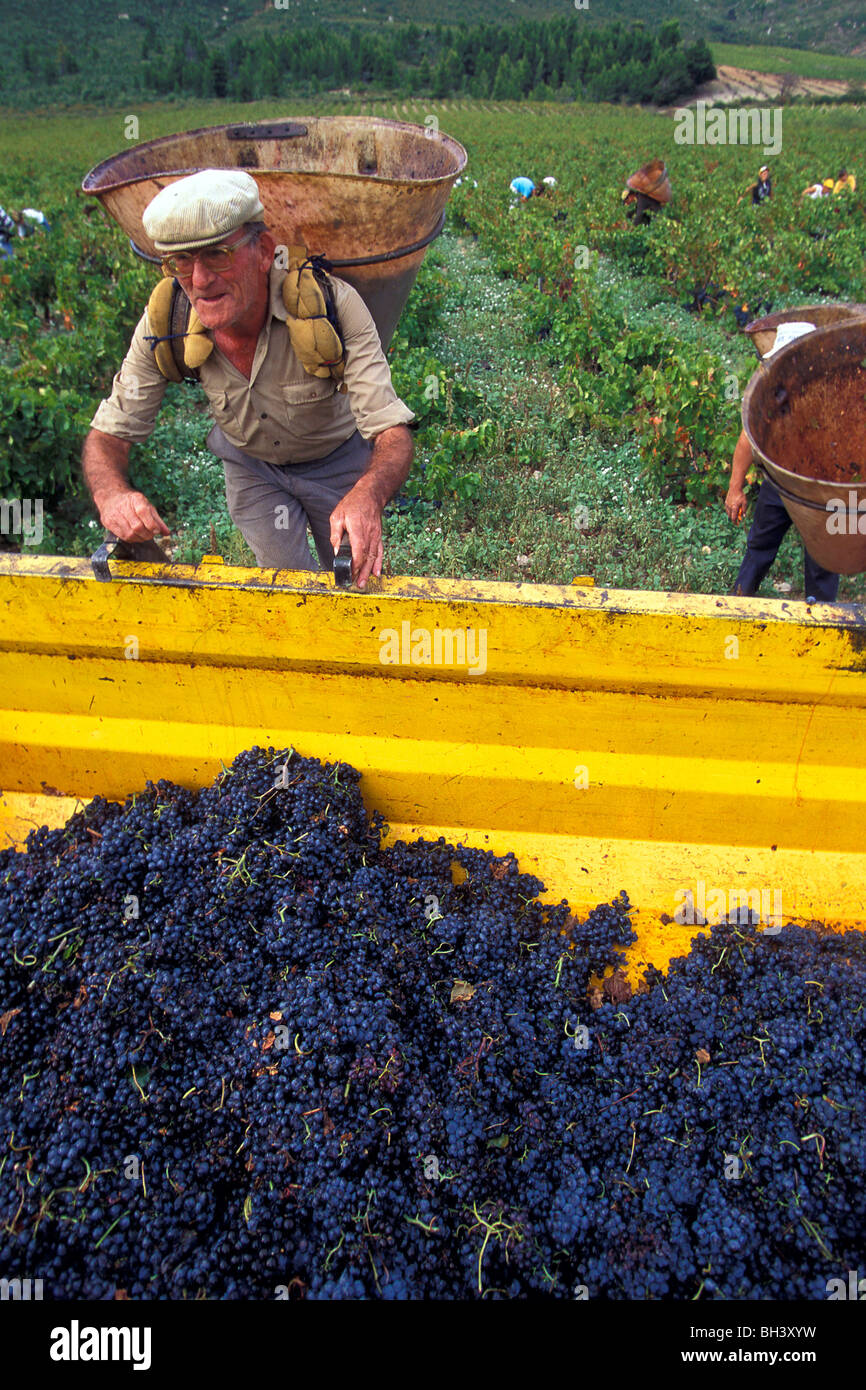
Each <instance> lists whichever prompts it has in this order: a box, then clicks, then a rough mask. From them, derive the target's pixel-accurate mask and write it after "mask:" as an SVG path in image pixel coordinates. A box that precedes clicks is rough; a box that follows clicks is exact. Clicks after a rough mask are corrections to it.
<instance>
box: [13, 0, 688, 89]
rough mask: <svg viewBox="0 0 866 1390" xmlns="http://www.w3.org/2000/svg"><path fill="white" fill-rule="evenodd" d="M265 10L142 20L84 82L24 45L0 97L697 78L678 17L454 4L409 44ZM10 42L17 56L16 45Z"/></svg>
mask: <svg viewBox="0 0 866 1390" xmlns="http://www.w3.org/2000/svg"><path fill="white" fill-rule="evenodd" d="M270 18H271V20H272V21H274V22H271V23H268V24H267V26H266V27H263V26H262V25H258V26H246V25H245V26H244V27H243V28H242V29H240V30H234V32H233V33H232V36H231V38H230V39H228V40H227V39H226V37H225V35H224V33H223V31H222V28H221V27H219V26H217V27H216V28H215V27H214V26H213V25H212V24H208V23H206V22H204V23H202V24H200V25H199V26H197V27H196V28H193V27H192V26H191V25H189V24H185V25H184V27H183V30H182V31H181V32H180V33H179V32H178V28H177V22H176V18H175V17H174V16H172V17H171V18H170V20H169V22H168V24H167V25H166V26H165V27H164V28H160V29H155V28H154V26H153V25H152V23H150V21H148V23H149V24H150V27H149V28H148V29H147V35H148V37H147V41H146V42H144V43H142V44H141V46H140V48H138V49H135V50H132V51H130V50H127V51H126V52H125V53H124V55H123V62H122V64H121V63H118V64H115V65H114V66H108V65H106V64H105V63H98V64H96V65H95V68H94V69H90V68H89V69H88V77H87V79H86V80H85V81H84V82H83V83H81V82H78V74H77V72H76V76H75V79H74V80H70V81H69V82H68V83H66V84H64V83H62V82H60V79H61V77H63V76H64V75H65V74H67V73H72V72H73V68H72V67H71V66H70V63H71V62H72V61H73V60H72V56H71V51H70V50H69V49H68V47H67V46H66V45H60V46H59V47H57V50H56V51H57V53H58V55H59V57H58V60H56V61H55V59H54V58H53V57H51V58H47V59H44V58H43V57H42V56H41V55H40V53H39V51H37V50H36V49H35V48H34V46H33V45H28V44H25V45H23V46H22V47H21V48H20V49H19V50H18V55H17V67H16V66H13V70H12V73H11V74H10V75H9V77H8V79H7V83H6V88H7V92H6V99H7V100H9V99H10V98H14V99H15V100H17V102H18V103H19V104H25V103H26V104H28V105H32V104H35V103H36V102H37V101H38V100H40V99H42V100H44V99H45V97H46V95H47V92H46V89H48V88H50V89H51V92H50V94H51V99H52V100H53V101H58V100H63V99H64V96H65V98H66V99H67V100H70V101H72V100H78V99H80V98H82V97H84V98H85V99H90V100H97V101H112V100H123V99H128V98H132V97H147V96H154V95H156V96H166V97H167V96H172V97H176V96H178V95H188V96H190V95H192V96H211V97H216V98H220V99H222V98H225V97H230V98H233V99H236V100H241V101H251V100H256V99H258V98H261V97H265V96H279V95H281V94H282V93H283V92H286V91H295V92H301V93H303V94H305V95H310V94H313V93H315V92H318V91H320V90H322V89H342V88H344V87H346V86H351V87H355V88H357V87H362V88H370V87H373V88H375V89H376V90H378V91H393V90H394V88H396V87H399V88H400V89H401V90H404V91H409V90H411V91H418V92H422V93H425V94H429V95H431V96H432V97H434V98H437V99H442V98H445V97H449V96H453V95H456V94H457V93H460V92H463V91H466V90H467V89H468V90H469V91H470V92H471V93H472V95H475V96H487V95H490V96H492V97H493V99H494V100H504V101H516V100H520V99H522V98H524V97H526V96H529V94H530V93H531V92H538V91H539V90H541V91H542V92H544V93H545V94H547V93H549V94H552V95H554V96H556V97H557V98H559V99H563V100H564V99H574V96H575V95H579V94H582V95H584V96H586V97H589V98H590V99H591V100H599V101H601V100H605V101H606V100H619V99H623V100H654V101H662V102H666V101H669V100H671V99H673V98H674V97H676V96H680V95H685V94H687V93H688V92H690V91H691V90H692V87H693V85H694V82H693V79H692V76H691V73H692V68H693V67H694V66H695V65H696V64H695V62H694V61H689V59H688V58H687V55H686V53H685V52H684V50H683V49H682V47H681V39H680V31H679V26H678V23H677V21H676V20H666V21H665V22H664V23H663V24H662V26H661V29H660V31H659V35H658V37H654V36H652V35H650V34H649V33H648V31H647V30H646V29H644V28H643V27H642V26H632V27H626V26H625V25H623V24H621V23H619V22H617V23H614V24H607V25H605V26H603V27H600V26H598V25H594V24H593V25H591V26H589V27H588V26H587V24H586V22H585V17H584V16H583V15H582V14H574V13H571V14H566V15H563V14H562V11H561V9H559V10H558V12H556V13H553V12H552V13H551V15H550V16H542V15H539V16H538V17H537V18H535V19H533V20H526V19H524V20H521V21H520V22H519V23H517V24H514V25H510V26H504V25H503V24H502V23H501V17H500V16H499V15H498V14H497V15H496V16H495V22H492V23H474V24H473V25H472V26H471V27H469V26H467V25H466V24H465V23H464V22H462V21H464V20H465V15H463V14H461V16H460V19H461V27H459V28H452V27H447V28H446V27H444V26H442V25H437V26H436V28H435V29H433V30H430V29H429V28H428V29H425V30H423V31H422V30H420V29H418V28H417V26H415V35H416V41H415V43H414V44H413V45H411V46H408V45H407V44H406V42H405V38H404V33H403V31H401V28H400V26H398V25H396V24H386V25H384V26H380V27H377V28H375V29H372V28H371V27H370V25H369V24H366V23H360V24H357V23H355V24H352V23H348V22H347V16H345V14H344V15H342V16H341V17H340V19H341V22H339V23H338V24H336V25H335V24H333V23H322V22H321V17H320V16H319V13H318V11H317V20H318V21H319V22H310V21H309V19H306V20H305V21H304V22H303V23H300V24H299V23H292V24H291V25H286V24H285V23H279V15H278V13H275V12H272V14H271V16H270ZM132 22H133V20H132V19H130V21H129V24H131V23H132ZM128 27H129V25H127V28H128ZM12 53H13V64H14V63H15V56H14V55H15V50H14V49H13V50H12ZM701 57H702V59H703V61H699V62H697V67H699V68H701V69H702V70H703V68H706V67H707V62H706V59H707V58H708V57H709V54H708V50H707V49H706V45H704V49H703V50H702V53H701ZM709 66H710V67H711V66H712V61H711V59H710V60H709ZM647 73H649V74H650V77H651V80H650V81H649V83H647ZM97 74H98V77H97ZM91 83H93V86H91ZM58 84H60V85H59V87H58ZM76 84H77V85H76ZM643 92H645V93H646V95H641V93H643Z"/></svg>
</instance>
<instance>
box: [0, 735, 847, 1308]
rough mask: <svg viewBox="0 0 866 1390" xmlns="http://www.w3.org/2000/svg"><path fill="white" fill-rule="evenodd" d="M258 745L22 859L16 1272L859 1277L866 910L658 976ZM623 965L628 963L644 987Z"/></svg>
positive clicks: (8, 1016)
mask: <svg viewBox="0 0 866 1390" xmlns="http://www.w3.org/2000/svg"><path fill="white" fill-rule="evenodd" d="M359 782H360V778H359V774H358V773H357V772H356V771H355V770H354V769H352V768H350V767H347V766H345V765H343V764H337V765H325V764H322V763H319V762H317V761H316V760H313V759H304V758H302V757H299V756H298V755H297V754H295V753H293V752H291V751H282V752H275V751H274V750H273V749H268V750H262V749H259V748H253V749H251V750H249V751H248V752H245V753H243V754H241V755H240V756H239V757H238V758H237V759H236V760H235V762H234V763H233V764H232V766H231V767H230V768H228V769H227V770H225V771H224V772H223V774H222V775H221V776H220V777H219V778H218V779H217V780H216V782H215V783H214V785H213V786H211V787H208V788H205V789H204V790H201V791H198V792H191V791H187V790H184V789H182V788H180V787H177V786H174V785H172V784H169V783H165V782H158V783H156V784H155V785H154V784H151V783H148V785H147V787H146V789H145V791H144V792H143V793H140V794H137V795H135V796H133V797H130V798H129V799H128V800H127V801H126V802H125V803H124V804H123V805H118V804H112V803H108V802H106V801H104V800H102V799H100V798H97V799H96V800H95V801H93V802H91V803H90V805H88V806H87V807H86V808H85V809H84V810H83V811H81V812H80V813H79V814H77V815H75V816H74V817H73V818H72V819H71V820H70V821H69V823H68V824H67V825H66V826H65V827H64V828H63V829H61V830H54V831H49V830H47V829H46V828H44V827H43V828H42V829H41V830H39V831H37V832H34V833H32V834H31V835H30V837H29V838H28V841H27V846H26V850H25V851H24V852H23V853H20V854H16V853H14V852H13V851H3V852H2V853H0V1275H3V1276H6V1277H8V1278H14V1277H20V1278H41V1279H42V1280H43V1288H44V1293H45V1296H46V1297H53V1298H72V1299H79V1298H96V1299H110V1298H115V1297H124V1296H125V1297H129V1298H172V1299H175V1298H196V1297H202V1296H206V1297H208V1298H217V1299H231V1298H242V1299H252V1298H265V1299H274V1298H309V1299H345V1298H350V1299H356V1298H379V1297H381V1298H385V1299H408V1298H428V1299H430V1298H435V1299H448V1298H479V1297H488V1298H489V1297H492V1298H513V1297H554V1298H574V1297H576V1296H577V1297H583V1296H587V1297H589V1298H596V1297H606V1298H678V1299H684V1298H694V1297H697V1296H700V1297H701V1298H704V1299H706V1298H723V1297H724V1298H769V1297H772V1298H799V1297H806V1298H823V1297H825V1296H826V1284H827V1280H828V1279H829V1278H831V1277H838V1276H840V1275H841V1276H842V1277H843V1278H844V1277H845V1276H846V1273H847V1271H848V1270H856V1269H858V1265H859V1268H860V1269H866V1237H864V1232H866V1183H864V1175H866V1143H864V1124H863V1120H864V1109H866V1100H864V1090H863V1085H862V1083H863V1046H864V1017H866V1011H864V1009H863V1003H862V999H863V985H864V963H866V949H864V948H866V936H864V933H862V932H848V933H846V934H844V935H841V934H833V933H830V932H823V931H818V930H807V929H804V928H797V927H794V926H790V925H789V926H787V927H785V928H784V929H783V930H782V931H781V932H780V933H779V934H778V935H776V936H770V935H766V934H763V933H761V932H759V931H757V930H755V929H754V928H753V927H751V926H748V925H746V924H742V925H740V924H737V925H725V926H721V927H717V928H714V929H713V930H712V931H711V932H710V933H708V934H706V935H704V936H701V937H699V938H698V939H697V941H696V942H695V944H694V946H693V947H692V949H691V951H690V954H689V955H687V956H685V957H683V958H681V959H678V960H676V961H674V962H673V963H672V965H671V968H670V969H669V971H668V973H667V974H666V975H665V976H662V975H661V974H660V973H659V972H658V971H655V970H653V969H650V970H648V971H647V973H646V976H645V979H644V980H643V981H642V982H641V986H640V988H639V989H638V991H637V992H636V993H634V994H633V995H630V991H629V989H628V987H626V988H625V989H623V988H622V987H618V988H617V989H615V990H614V989H608V988H607V987H606V986H605V987H601V986H602V981H603V977H606V978H607V982H608V984H609V982H610V979H611V970H612V969H615V968H616V967H617V966H620V965H622V964H623V953H624V950H625V948H626V947H627V946H628V945H629V943H630V942H632V941H633V940H634V932H633V930H632V927H631V922H630V918H629V904H628V900H627V898H626V897H625V895H624V894H621V895H620V896H619V898H617V899H616V900H615V901H614V902H612V903H609V904H606V905H601V906H599V907H597V908H596V909H594V911H592V912H591V913H590V914H589V915H588V917H587V918H586V920H585V921H578V920H576V919H575V918H573V917H572V916H571V915H570V912H569V908H568V905H567V904H566V903H564V902H563V903H559V904H556V905H551V904H544V903H542V902H541V900H540V898H539V894H540V892H541V891H542V889H543V885H542V884H541V883H539V881H538V880H537V879H534V878H532V877H530V876H528V875H525V874H522V873H521V872H520V870H519V867H518V864H517V862H516V860H515V859H514V857H513V856H510V855H509V856H504V857H496V856H494V855H493V854H491V853H489V852H486V851H481V850H474V849H467V848H465V847H458V848H454V847H452V846H451V845H448V844H446V843H445V842H444V840H439V841H437V842H436V843H428V842H424V841H417V842H416V843H414V844H404V843H396V844H390V845H389V844H388V843H387V842H386V841H384V840H383V837H382V823H381V821H380V820H379V819H378V818H377V817H373V818H372V819H370V818H369V817H368V816H367V813H366V810H365V807H364V803H363V800H362V797H361V794H360V788H359ZM615 978H616V979H617V980H618V981H620V982H621V981H622V978H623V977H622V976H621V975H617V976H616V977H615Z"/></svg>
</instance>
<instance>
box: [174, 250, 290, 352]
mask: <svg viewBox="0 0 866 1390" xmlns="http://www.w3.org/2000/svg"><path fill="white" fill-rule="evenodd" d="M243 234H244V233H243V229H241V230H240V231H239V232H236V233H233V235H232V236H230V237H227V238H226V240H225V242H224V243H223V244H224V245H225V246H233V245H235V244H236V243H237V242H239V241H241V240H242V239H243ZM274 249H275V243H274V239H273V237H272V236H271V234H270V233H269V232H263V233H262V235H261V236H260V237H259V238H257V239H256V240H255V241H250V242H247V244H246V245H245V246H241V247H240V248H239V250H238V251H237V252H236V254H235V255H234V257H233V258H232V263H231V265H230V267H229V268H228V269H227V270H223V271H220V272H217V271H214V270H209V269H208V268H207V266H206V265H205V264H204V263H203V262H202V261H201V260H200V259H198V258H197V259H196V261H195V264H194V266H193V270H192V274H191V275H189V276H188V277H185V278H184V279H182V280H181V285H182V287H183V289H184V290H185V292H186V294H187V296H188V298H189V300H190V302H191V304H192V307H193V308H194V309H195V311H196V313H197V314H198V316H199V318H200V319H201V321H202V323H203V325H204V327H205V328H211V329H223V330H225V329H230V328H233V327H236V326H238V325H239V324H241V323H242V321H243V320H244V319H245V318H246V317H247V316H248V315H249V314H250V313H251V312H252V311H253V310H254V309H255V308H256V306H257V305H258V304H260V303H261V302H262V297H263V295H264V296H265V297H266V296H267V285H268V271H269V269H270V266H271V262H272V261H273V256H274Z"/></svg>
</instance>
